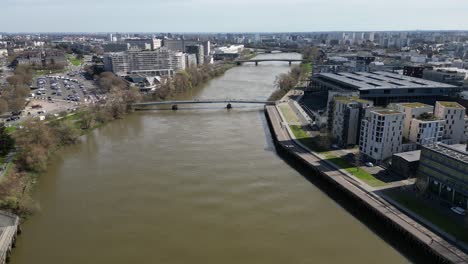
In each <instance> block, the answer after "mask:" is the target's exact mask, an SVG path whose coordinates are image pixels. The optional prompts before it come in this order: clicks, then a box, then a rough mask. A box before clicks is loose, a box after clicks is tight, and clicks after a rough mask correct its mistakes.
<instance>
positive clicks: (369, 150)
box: [359, 109, 405, 162]
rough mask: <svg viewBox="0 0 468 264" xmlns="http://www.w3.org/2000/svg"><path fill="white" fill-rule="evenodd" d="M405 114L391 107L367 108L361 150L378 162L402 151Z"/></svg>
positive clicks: (361, 135) (362, 127)
mask: <svg viewBox="0 0 468 264" xmlns="http://www.w3.org/2000/svg"><path fill="white" fill-rule="evenodd" d="M404 119H405V114H404V113H402V112H399V111H396V110H391V109H374V110H367V111H366V117H365V118H364V119H363V120H362V122H361V134H360V140H359V150H360V151H361V153H363V154H364V155H365V156H366V157H367V158H368V159H371V160H373V161H376V162H380V161H383V160H385V159H387V158H390V157H391V156H392V154H394V153H398V152H401V148H402V141H403V120H404Z"/></svg>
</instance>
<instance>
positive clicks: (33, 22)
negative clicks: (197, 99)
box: [0, 0, 468, 32]
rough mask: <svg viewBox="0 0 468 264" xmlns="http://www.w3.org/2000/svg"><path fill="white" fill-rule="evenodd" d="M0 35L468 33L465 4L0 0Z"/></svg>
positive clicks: (448, 0)
mask: <svg viewBox="0 0 468 264" xmlns="http://www.w3.org/2000/svg"><path fill="white" fill-rule="evenodd" d="M0 7H1V8H0V32H2V31H4V32H58V31H60V32H85V31H86V32H88V31H91V32H117V31H119V32H122V31H125V32H135V31H136V32H272V31H276V32H279V31H332V30H337V31H339V30H349V31H353V30H355V31H358V30H412V29H423V30H427V29H444V30H450V29H468V0H443V1H440V0H75V1H71V0H0Z"/></svg>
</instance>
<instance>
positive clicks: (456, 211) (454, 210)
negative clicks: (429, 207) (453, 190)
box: [450, 206, 466, 215]
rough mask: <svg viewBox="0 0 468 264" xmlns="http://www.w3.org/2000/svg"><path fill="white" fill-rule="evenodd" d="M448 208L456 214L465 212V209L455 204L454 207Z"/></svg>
mask: <svg viewBox="0 0 468 264" xmlns="http://www.w3.org/2000/svg"><path fill="white" fill-rule="evenodd" d="M450 210H452V212H454V213H456V214H458V215H465V214H466V210H465V209H463V208H461V207H458V206H455V207H452V208H450Z"/></svg>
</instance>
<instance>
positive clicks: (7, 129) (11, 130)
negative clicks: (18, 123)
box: [5, 126, 16, 134]
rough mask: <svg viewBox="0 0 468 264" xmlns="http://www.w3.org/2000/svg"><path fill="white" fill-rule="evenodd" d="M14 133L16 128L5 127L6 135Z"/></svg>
mask: <svg viewBox="0 0 468 264" xmlns="http://www.w3.org/2000/svg"><path fill="white" fill-rule="evenodd" d="M15 131H16V127H15V126H10V127H6V128H5V132H7V133H8V134H11V133H13V132H15Z"/></svg>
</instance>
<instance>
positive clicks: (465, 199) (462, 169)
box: [418, 143, 468, 209]
mask: <svg viewBox="0 0 468 264" xmlns="http://www.w3.org/2000/svg"><path fill="white" fill-rule="evenodd" d="M418 176H420V177H423V179H425V180H426V182H427V184H428V190H429V191H430V192H431V193H433V194H435V195H437V196H438V197H440V198H441V199H442V200H445V201H448V202H450V203H452V204H455V205H457V206H460V207H462V208H465V209H466V208H468V152H467V151H466V145H462V144H458V145H445V144H442V143H437V144H429V145H426V146H423V147H422V149H421V158H420V161H419V168H418Z"/></svg>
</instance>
